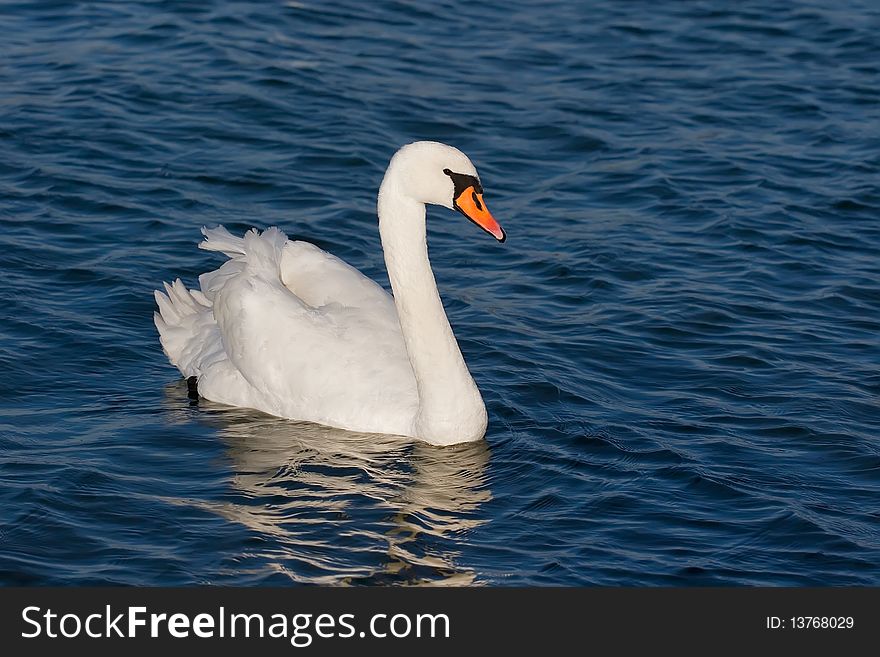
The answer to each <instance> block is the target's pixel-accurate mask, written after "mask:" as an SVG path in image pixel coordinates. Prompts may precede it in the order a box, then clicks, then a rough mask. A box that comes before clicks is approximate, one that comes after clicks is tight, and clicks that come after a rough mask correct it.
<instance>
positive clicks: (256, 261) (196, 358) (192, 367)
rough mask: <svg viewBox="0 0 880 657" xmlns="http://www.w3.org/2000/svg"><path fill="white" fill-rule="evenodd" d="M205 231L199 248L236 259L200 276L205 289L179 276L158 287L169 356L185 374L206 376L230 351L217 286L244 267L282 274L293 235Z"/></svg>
mask: <svg viewBox="0 0 880 657" xmlns="http://www.w3.org/2000/svg"><path fill="white" fill-rule="evenodd" d="M202 234H203V235H204V236H205V239H204V241H203V242H201V243H200V244H199V248H202V249H205V250H206V251H219V252H221V253H224V254H226V255H227V256H228V257H229V258H230V259H229V260H228V261H226V262H225V263H223V265H222V266H221V267H220V268H219V269H217V270H215V271H212V272H208V273H207V274H202V275H201V276H200V277H199V286H200V287H201V290H188V289H186V287H185V286H184V284H183V282H182V281H181V280H180V279H179V278H178V279H177V280H175V281H174V282H173V283H171V284H169V283H164V286H165V291H164V292H162V291H160V290H156V292H155V297H156V304H157V305H158V306H159V312H158V313H154V314H153V321H154V322H155V323H156V328H157V329H158V330H159V340H160V342H161V343H162V348H163V349H164V350H165V354H166V355H167V356H168V360H170V361H171V364H172V365H175V366H176V367H177V368H178V369H179V370H180V371H181V373H182V374H183V375H184V376H185V377H191V376H200V375H201V374H202V373H203V372H204V371H205V369H206V368H207V367H208V366H210V365H212V364H213V363H216V362H217V361H218V360H222V359H223V358H224V357H225V354H224V351H223V345H222V340H221V338H220V332H219V328H218V326H217V323H216V321H215V319H214V313H213V301H214V298H215V296H216V294H217V292H218V291H219V290H220V289H222V287H223V286H224V285H225V284H226V282H227V281H228V280H229V279H230V278H231V277H233V276H237V275H239V274H241V273H242V272H244V271H247V272H249V273H253V274H256V275H269V276H273V277H280V275H281V273H280V272H281V257H282V253H283V250H284V245H285V244H286V243H287V235H285V234H284V233H283V232H282V231H280V230H279V229H277V228H268V229H266V230H264V231H263V232H262V233H259V232H257V231H256V230H250V231H248V232H247V233H246V234H245V236H244V237H235V236H234V235H232V234H231V233H230V232H229V231H228V230H226V228H224V227H223V226H218V227H217V228H202Z"/></svg>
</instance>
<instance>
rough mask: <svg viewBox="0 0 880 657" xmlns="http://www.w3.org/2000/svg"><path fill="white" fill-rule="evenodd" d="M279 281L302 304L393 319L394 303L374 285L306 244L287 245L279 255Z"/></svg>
mask: <svg viewBox="0 0 880 657" xmlns="http://www.w3.org/2000/svg"><path fill="white" fill-rule="evenodd" d="M281 281H282V282H283V283H284V285H285V286H286V287H287V289H289V290H290V291H291V292H293V293H294V294H295V295H296V296H297V297H298V298H299V299H300V300H302V301H303V302H304V303H306V304H308V305H310V306H312V307H315V308H320V307H322V306H326V305H328V304H331V303H338V304H341V305H342V306H345V307H349V308H370V307H373V309H374V310H375V311H376V312H385V313H390V314H393V315H394V316H395V317H396V316H397V313H396V310H395V308H394V302H393V301H392V299H391V296H390V295H389V294H388V292H386V291H385V289H384V288H383V287H382V286H381V285H379V284H378V283H377V282H376V281H374V280H372V279H371V278H368V277H367V276H364V275H363V274H362V273H361V272H360V271H358V270H357V269H355V268H354V267H352V266H351V265H349V264H348V263H347V262H345V261H343V260H340V259H339V258H337V257H336V256H334V255H332V254H330V253H327V252H326V251H324V250H322V249H319V248H318V247H317V246H315V245H314V244H311V243H309V242H302V241H297V242H287V244H285V245H284V249H283V251H282V253H281Z"/></svg>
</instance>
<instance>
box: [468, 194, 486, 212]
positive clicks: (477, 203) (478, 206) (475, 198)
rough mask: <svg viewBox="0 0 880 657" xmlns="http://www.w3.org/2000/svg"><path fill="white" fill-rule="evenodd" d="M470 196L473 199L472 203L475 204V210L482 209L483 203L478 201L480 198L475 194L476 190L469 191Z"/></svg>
mask: <svg viewBox="0 0 880 657" xmlns="http://www.w3.org/2000/svg"><path fill="white" fill-rule="evenodd" d="M471 198H472V199H473V200H474V205H476V206H477V210H482V209H483V204H482V203H480V198H479V197H478V196H477V193H476V192H471Z"/></svg>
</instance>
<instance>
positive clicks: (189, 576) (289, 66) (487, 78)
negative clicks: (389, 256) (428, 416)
mask: <svg viewBox="0 0 880 657" xmlns="http://www.w3.org/2000/svg"><path fill="white" fill-rule="evenodd" d="M416 139H435V140H441V141H444V142H447V143H450V144H453V145H456V146H458V147H459V148H461V149H462V150H464V151H465V152H467V153H468V154H469V155H470V156H471V158H472V159H473V161H474V162H475V163H476V165H477V167H478V168H479V170H480V173H481V176H482V179H483V184H484V187H485V188H486V198H487V202H488V203H489V206H490V207H491V208H492V210H493V212H494V214H495V216H496V217H497V218H498V219H499V220H500V221H501V223H502V225H503V226H504V227H505V229H506V231H507V233H508V241H507V243H506V244H503V245H501V244H497V243H495V241H494V240H493V239H492V238H491V237H489V236H487V235H485V234H483V233H481V232H480V231H479V230H478V229H477V228H476V227H474V226H473V225H471V224H470V223H468V222H467V221H465V220H464V219H463V218H462V217H460V216H459V215H457V214H453V213H451V212H448V211H446V210H444V209H442V208H435V209H432V210H431V212H430V213H429V240H430V247H431V255H432V262H433V265H434V271H435V273H436V276H437V279H438V283H439V286H440V290H441V293H442V295H443V298H444V301H445V304H446V307H447V310H448V313H449V316H450V319H451V322H452V324H453V327H454V329H455V331H456V334H457V335H458V337H459V340H460V343H461V346H462V350H463V352H464V354H465V357H466V359H467V361H468V364H469V366H470V369H471V371H472V373H473V374H474V377H475V379H476V381H477V383H478V385H479V386H480V388H481V390H482V391H483V395H484V397H485V399H486V403H487V406H488V409H489V422H490V425H489V431H488V434H487V436H486V440H485V442H481V443H477V444H471V445H466V446H463V447H455V448H448V449H439V448H434V447H429V446H427V445H422V444H410V443H406V442H402V441H400V440H398V439H393V438H378V437H377V438H373V439H365V438H363V437H352V436H347V435H346V434H344V433H341V432H338V431H332V430H327V429H321V428H316V427H314V426H309V425H304V424H302V423H296V422H288V421H284V420H278V419H275V418H271V417H269V416H265V415H261V414H259V413H256V412H252V411H243V410H235V409H228V408H224V407H222V406H220V405H217V404H212V403H210V402H205V401H204V400H202V401H199V402H193V401H190V400H189V399H188V398H187V394H186V385H185V383H184V382H182V381H181V380H180V379H179V376H178V374H177V372H176V370H175V369H174V368H172V367H171V366H170V365H169V364H168V362H167V360H166V358H165V356H164V355H163V354H162V351H161V349H160V346H159V343H158V339H157V335H156V333H155V329H154V327H153V324H152V312H153V310H154V306H153V300H152V290H153V289H154V288H156V287H157V286H159V285H160V284H161V281H163V280H171V279H173V278H174V277H176V276H181V277H182V278H183V280H184V281H185V282H186V283H187V284H190V285H192V284H194V283H195V280H196V277H197V275H198V274H199V273H201V272H203V271H206V270H209V269H212V268H214V267H216V266H217V265H218V264H219V263H220V260H219V259H218V258H217V257H216V256H215V255H214V254H209V253H206V252H203V251H199V250H197V249H196V246H195V245H196V243H197V242H198V240H199V237H200V236H199V228H200V227H201V226H202V225H203V224H207V225H214V224H218V223H223V224H226V225H227V226H228V227H230V229H232V230H236V231H243V230H245V229H247V228H248V227H250V226H258V227H261V228H262V227H267V226H271V225H278V226H280V227H281V228H283V229H284V230H285V231H286V232H288V234H290V235H291V236H293V237H297V238H305V239H309V240H311V241H314V242H315V243H316V244H318V245H319V246H321V247H322V248H325V249H328V250H330V251H332V252H333V253H336V254H337V255H339V256H341V257H343V258H344V259H346V260H347V261H348V262H350V263H351V264H353V265H355V266H357V267H358V268H360V269H362V270H363V271H364V272H365V273H367V274H369V275H370V276H373V277H375V278H377V279H378V280H380V281H382V282H383V283H387V278H386V275H385V272H384V265H383V261H382V256H381V250H380V246H379V240H378V235H377V230H376V219H375V194H376V191H377V188H378V184H379V182H380V180H381V177H382V174H383V171H384V168H385V166H386V164H387V162H388V159H389V158H390V156H391V155H392V153H393V152H394V151H395V150H396V148H397V147H398V146H400V145H402V144H404V143H406V142H409V141H413V140H416ZM0 276H2V285H0V307H2V309H3V310H2V313H0V367H2V377H0V583H3V584H150V585H183V584H200V583H213V584H235V585H239V584H290V583H329V584H409V583H444V584H483V585H485V584H490V585H551V584H562V585H594V584H602V585H708V584H722V585H729V584H733V585H808V584H813V585H826V584H834V585H847V584H858V585H865V584H873V585H877V584H880V338H878V335H880V5H878V4H877V3H876V2H872V1H868V0H866V1H865V2H856V1H841V2H835V3H827V2H819V1H818V0H817V1H815V2H808V1H798V2H771V1H770V0H755V1H747V2H740V3H729V2H722V1H721V0H718V1H708V0H706V1H702V2H687V3H663V2H642V1H631V2H613V3H612V2H540V3H538V2H534V3H531V2H523V1H521V0H505V1H503V2H502V1H500V0H484V1H482V2H479V3H472V2H464V1H459V0H445V1H442V2H436V3H419V7H418V8H415V7H413V6H411V5H410V3H403V2H377V3H364V2H360V1H354V0H345V1H341V2H333V3H323V2H317V1H315V0H303V1H302V2H226V1H224V2H219V1H218V2H202V1H200V2H183V1H179V0H174V1H172V0H167V1H153V2H89V3H65V2H19V3H14V2H4V3H2V4H0Z"/></svg>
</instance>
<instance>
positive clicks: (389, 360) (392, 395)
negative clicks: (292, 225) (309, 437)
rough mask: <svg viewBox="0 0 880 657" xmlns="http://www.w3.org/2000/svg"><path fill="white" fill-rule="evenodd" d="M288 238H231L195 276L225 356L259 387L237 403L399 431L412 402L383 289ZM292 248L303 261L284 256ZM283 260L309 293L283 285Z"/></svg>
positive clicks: (401, 350) (329, 421)
mask: <svg viewBox="0 0 880 657" xmlns="http://www.w3.org/2000/svg"><path fill="white" fill-rule="evenodd" d="M227 235H228V233H227ZM210 240H211V237H210V235H209V242H210ZM290 244H291V243H289V242H287V240H286V238H285V237H284V235H283V233H281V232H280V231H278V230H277V229H274V232H273V229H269V230H267V231H265V232H264V233H263V234H262V235H259V234H257V233H256V232H252V233H248V234H247V235H246V236H245V239H244V241H243V242H242V243H241V244H235V245H233V246H236V248H239V247H240V251H239V252H238V253H236V254H235V255H234V259H233V260H231V261H230V262H227V263H226V264H224V265H223V267H221V268H220V269H219V270H218V271H217V272H212V273H211V274H209V275H206V276H203V277H201V280H202V285H203V286H204V285H205V284H206V283H207V285H208V288H207V289H205V288H204V287H203V290H204V291H205V293H206V298H207V297H212V300H213V315H214V318H215V320H216V323H217V327H218V330H219V333H220V335H221V339H222V343H223V347H224V352H225V354H226V357H227V358H228V360H229V362H230V363H231V364H232V365H233V366H234V368H235V369H236V370H237V371H238V372H240V374H241V375H242V377H243V378H244V379H246V380H247V382H248V383H249V384H250V386H251V387H252V388H253V389H254V390H255V391H257V392H258V394H259V395H260V398H259V399H258V400H256V401H250V402H247V403H245V402H241V405H253V406H256V407H258V408H260V409H261V410H264V411H267V412H270V413H273V414H275V415H281V416H284V417H291V418H299V419H305V420H311V421H315V422H321V423H323V424H330V425H333V426H340V427H343V428H353V429H359V430H362V431H371V430H375V431H379V432H383V433H391V432H395V431H399V432H401V433H402V432H403V431H404V430H406V426H405V425H406V422H405V421H404V420H406V421H410V420H411V419H412V416H413V415H414V413H415V409H416V407H417V404H418V402H417V392H416V387H415V379H414V376H413V373H412V367H411V365H410V363H409V359H408V358H407V355H406V348H405V346H404V342H403V337H402V335H401V333H400V326H399V323H398V322H397V315H396V311H395V310H394V306H393V303H391V299H390V297H388V295H387V294H386V293H385V292H384V290H382V288H381V287H379V286H378V285H376V284H375V283H372V281H369V279H367V278H366V277H364V276H363V275H361V274H360V272H357V271H356V270H353V269H352V268H350V267H349V266H348V265H346V264H345V263H343V262H342V261H340V260H338V259H336V258H332V256H329V254H325V253H324V252H322V251H320V250H319V249H317V248H316V247H313V246H311V245H307V247H303V246H297V245H302V244H304V243H294V246H293V248H290V249H289V248H288V247H289V245H290ZM300 254H305V256H304V258H305V259H307V262H306V264H305V265H303V266H298V265H296V264H291V263H290V262H288V261H287V259H288V258H295V257H296V256H297V255H300ZM321 263H323V264H321ZM282 268H284V271H287V272H296V278H295V284H294V285H295V289H297V290H299V291H300V293H301V294H303V295H304V296H306V297H307V299H308V300H305V299H303V298H301V297H300V296H299V294H295V293H294V292H293V291H292V290H291V288H290V287H287V286H286V285H285V284H284V281H283V280H282V273H281V272H282ZM291 275H293V274H291ZM322 275H323V278H325V279H333V280H332V282H329V283H328V282H327V281H326V280H321V277H322ZM310 282H314V284H315V288H312V287H311V286H310V285H309V283H310ZM368 283H371V284H372V285H369V284H368ZM376 288H378V292H381V295H384V296H380V295H379V293H378V292H377V289H376ZM316 290H317V291H316ZM331 292H332V294H331ZM331 297H332V298H331ZM340 299H341V300H342V301H340ZM364 299H366V300H367V302H366V303H365V302H364ZM322 301H324V302H325V303H323V304H321V305H316V304H320V302H322ZM200 389H201V386H200ZM223 401H227V403H229V400H223Z"/></svg>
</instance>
